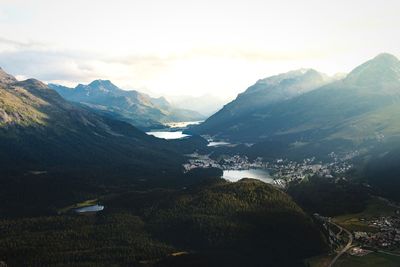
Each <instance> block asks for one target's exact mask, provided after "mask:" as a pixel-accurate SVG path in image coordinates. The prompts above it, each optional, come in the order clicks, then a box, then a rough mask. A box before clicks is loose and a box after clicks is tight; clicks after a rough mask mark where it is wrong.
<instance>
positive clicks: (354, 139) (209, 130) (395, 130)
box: [191, 54, 400, 155]
mask: <svg viewBox="0 0 400 267" xmlns="http://www.w3.org/2000/svg"><path fill="white" fill-rule="evenodd" d="M399 104H400V62H399V60H398V59H397V58H396V57H394V56H392V55H389V54H381V55H378V56H377V57H375V58H374V59H372V60H369V61H368V62H366V63H364V64H362V65H360V66H359V67H357V68H355V69H354V70H353V71H352V72H350V73H349V74H348V75H347V76H346V77H345V78H344V79H342V80H336V81H332V80H330V79H329V78H327V77H326V76H324V75H322V74H319V73H318V72H316V71H313V70H308V71H305V70H303V71H295V72H289V73H286V74H281V75H277V76H273V77H270V78H267V79H264V80H260V81H258V82H257V83H256V84H255V85H253V86H252V87H250V88H249V89H247V90H246V91H245V92H244V93H242V94H240V95H239V96H238V97H237V98H236V99H235V100H234V101H232V102H231V103H229V104H228V105H226V106H225V107H224V108H223V109H222V110H221V111H219V112H217V113H216V114H215V115H213V116H211V117H210V118H209V119H207V120H206V121H205V122H204V123H203V124H201V125H199V126H195V127H193V128H192V129H191V131H192V132H195V133H199V134H208V135H211V136H214V137H215V138H219V139H226V140H231V141H239V142H250V143H258V144H259V145H257V146H254V149H257V150H262V151H264V152H263V153H265V154H269V153H270V154H274V153H276V152H277V151H279V153H278V154H283V155H284V154H285V153H289V152H290V153H295V154H296V153H298V154H300V155H305V154H313V153H314V154H327V153H329V151H348V150H351V149H357V148H365V147H369V146H371V145H372V144H381V143H382V142H384V141H388V140H391V139H393V138H397V137H398V136H400V123H399V121H398V115H399V114H400V105H399ZM300 152H301V153H300Z"/></svg>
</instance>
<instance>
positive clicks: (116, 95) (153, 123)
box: [49, 80, 204, 129]
mask: <svg viewBox="0 0 400 267" xmlns="http://www.w3.org/2000/svg"><path fill="white" fill-rule="evenodd" d="M49 87H50V88H52V89H54V90H56V91H57V92H58V93H59V94H60V95H61V96H62V97H64V98H65V99H67V100H70V101H74V102H78V103H82V104H85V105H87V106H89V107H91V108H93V109H95V110H97V111H99V112H101V113H103V114H105V115H109V116H111V117H114V118H118V119H120V120H124V121H127V122H129V123H131V124H133V125H135V126H137V127H139V128H142V129H147V128H156V127H162V124H163V123H166V122H175V121H196V120H202V119H204V116H203V115H201V114H199V113H197V112H195V111H192V110H187V109H179V108H175V107H173V106H172V105H171V104H170V103H169V102H168V101H167V100H166V99H165V98H163V97H160V98H152V97H150V96H148V95H146V94H143V93H140V92H138V91H134V90H131V91H126V90H122V89H120V88H118V87H117V86H116V85H114V84H113V83H112V82H110V81H108V80H95V81H93V82H91V83H90V84H88V85H83V84H79V85H78V86H77V87H75V88H68V87H65V86H61V85H56V84H49Z"/></svg>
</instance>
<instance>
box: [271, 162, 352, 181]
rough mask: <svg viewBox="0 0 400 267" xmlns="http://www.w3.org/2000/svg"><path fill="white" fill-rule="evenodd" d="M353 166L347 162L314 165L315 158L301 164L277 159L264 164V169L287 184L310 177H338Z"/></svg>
mask: <svg viewBox="0 0 400 267" xmlns="http://www.w3.org/2000/svg"><path fill="white" fill-rule="evenodd" d="M352 167H353V165H352V164H351V163H350V162H348V161H339V160H338V161H336V160H335V161H333V162H331V163H321V162H319V163H315V158H306V159H304V160H303V161H302V162H294V161H288V160H283V159H278V160H276V161H274V162H272V163H266V168H268V169H270V170H272V171H273V176H274V177H278V178H280V179H283V180H285V181H287V182H291V181H301V180H303V179H304V178H306V177H310V176H314V175H317V176H321V177H326V178H334V177H339V178H344V177H340V176H341V175H344V174H345V173H346V172H347V171H348V170H350V169H351V168H352Z"/></svg>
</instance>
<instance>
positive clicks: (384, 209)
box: [333, 198, 397, 232]
mask: <svg viewBox="0 0 400 267" xmlns="http://www.w3.org/2000/svg"><path fill="white" fill-rule="evenodd" d="M396 210H397V209H396V208H394V207H391V206H389V205H388V203H387V202H385V201H383V200H381V199H379V198H373V199H371V200H370V201H369V203H368V205H367V208H366V209H365V210H364V211H363V212H360V213H356V214H346V215H341V216H337V217H335V218H333V221H334V222H335V223H337V224H340V225H341V226H343V227H344V228H346V229H347V230H349V231H367V232H374V231H377V229H376V228H375V227H371V226H368V225H366V224H365V223H364V222H362V221H361V220H360V219H362V218H373V217H380V216H392V215H394V214H395V212H396Z"/></svg>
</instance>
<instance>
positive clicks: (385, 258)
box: [334, 252, 400, 267]
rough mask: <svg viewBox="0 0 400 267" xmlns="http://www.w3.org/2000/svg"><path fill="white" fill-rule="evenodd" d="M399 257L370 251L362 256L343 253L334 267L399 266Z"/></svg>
mask: <svg viewBox="0 0 400 267" xmlns="http://www.w3.org/2000/svg"><path fill="white" fill-rule="evenodd" d="M399 266H400V257H396V256H391V255H387V254H383V253H375V252H374V253H371V254H368V255H366V256H363V257H357V256H350V255H347V254H346V255H343V256H342V257H341V258H340V259H339V260H338V261H337V262H336V264H335V266H334V267H399Z"/></svg>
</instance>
